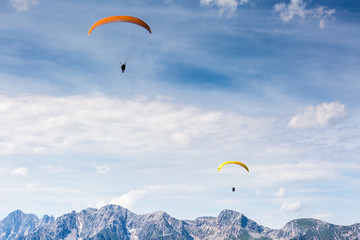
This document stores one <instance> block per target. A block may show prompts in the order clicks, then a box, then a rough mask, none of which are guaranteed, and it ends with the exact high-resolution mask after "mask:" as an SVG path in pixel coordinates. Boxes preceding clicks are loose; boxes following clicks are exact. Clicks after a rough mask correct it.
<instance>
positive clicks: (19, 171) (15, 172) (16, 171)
mask: <svg viewBox="0 0 360 240" xmlns="http://www.w3.org/2000/svg"><path fill="white" fill-rule="evenodd" d="M11 174H13V175H20V176H27V174H28V168H26V167H19V168H15V169H13V170H12V171H11Z"/></svg>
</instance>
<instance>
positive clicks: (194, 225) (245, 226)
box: [0, 205, 360, 240]
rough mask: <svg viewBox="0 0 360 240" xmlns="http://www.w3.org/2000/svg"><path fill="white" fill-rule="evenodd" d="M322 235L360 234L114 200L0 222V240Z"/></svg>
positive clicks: (359, 229)
mask: <svg viewBox="0 0 360 240" xmlns="http://www.w3.org/2000/svg"><path fill="white" fill-rule="evenodd" d="M34 239H36V240H51V239H64V240H65V239H66V240H73V239H78V240H100V239H103V240H112V239H119V240H142V239H179V240H201V239H204V240H215V239H219V240H225V239H247V240H250V239H261V240H265V239H274V240H296V239H299V240H300V239H301V240H306V239H312V240H322V239H324V240H328V239H349V240H350V239H351V240H355V239H358V240H359V239H360V224H359V223H357V224H353V225H349V226H341V225H335V224H331V223H327V222H325V221H321V220H317V219H313V218H302V219H295V220H292V221H290V222H288V223H287V224H285V226H284V227H283V228H281V229H272V228H269V227H264V226H262V225H259V224H257V223H256V222H255V221H253V220H251V219H249V218H247V217H246V216H245V215H244V214H242V213H239V212H236V211H233V210H230V209H225V210H223V211H221V212H220V214H219V215H218V216H217V217H198V218H196V219H195V220H179V219H176V218H173V217H171V216H170V215H169V214H167V213H166V212H163V211H157V212H153V213H147V214H135V213H133V212H131V211H129V210H128V209H126V208H123V207H121V206H118V205H106V206H104V207H102V208H100V209H96V208H87V209H84V210H81V211H80V212H78V213H77V212H75V211H72V212H70V213H67V214H64V215H62V216H59V217H57V218H56V219H55V218H54V217H53V216H48V215H44V216H43V217H42V218H41V219H40V218H38V217H37V216H36V215H34V214H25V213H23V212H22V211H21V210H16V211H13V212H12V213H10V214H9V215H8V216H7V217H5V218H4V219H3V220H1V221H0V240H34Z"/></svg>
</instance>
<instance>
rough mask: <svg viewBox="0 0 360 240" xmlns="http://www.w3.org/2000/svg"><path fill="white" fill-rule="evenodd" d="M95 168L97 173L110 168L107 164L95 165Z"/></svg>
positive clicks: (102, 172) (104, 171) (105, 171)
mask: <svg viewBox="0 0 360 240" xmlns="http://www.w3.org/2000/svg"><path fill="white" fill-rule="evenodd" d="M95 169H96V171H97V172H98V173H101V174H104V173H107V172H108V171H109V170H110V168H109V166H108V165H101V166H96V167H95Z"/></svg>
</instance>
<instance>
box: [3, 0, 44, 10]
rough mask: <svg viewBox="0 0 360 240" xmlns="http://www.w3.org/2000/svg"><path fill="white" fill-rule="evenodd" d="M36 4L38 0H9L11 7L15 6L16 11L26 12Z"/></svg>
mask: <svg viewBox="0 0 360 240" xmlns="http://www.w3.org/2000/svg"><path fill="white" fill-rule="evenodd" d="M36 4H38V0H10V5H11V7H13V8H15V9H16V11H17V12H26V11H28V10H29V9H30V8H31V7H32V6H35V5H36Z"/></svg>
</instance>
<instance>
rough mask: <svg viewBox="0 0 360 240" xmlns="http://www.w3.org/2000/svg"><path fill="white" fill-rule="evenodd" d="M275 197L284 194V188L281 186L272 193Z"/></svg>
mask: <svg viewBox="0 0 360 240" xmlns="http://www.w3.org/2000/svg"><path fill="white" fill-rule="evenodd" d="M274 195H275V196H276V197H283V196H284V195H285V188H283V187H281V188H279V190H278V191H277V192H275V193H274Z"/></svg>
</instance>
